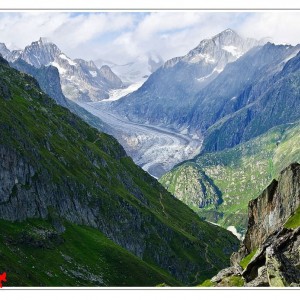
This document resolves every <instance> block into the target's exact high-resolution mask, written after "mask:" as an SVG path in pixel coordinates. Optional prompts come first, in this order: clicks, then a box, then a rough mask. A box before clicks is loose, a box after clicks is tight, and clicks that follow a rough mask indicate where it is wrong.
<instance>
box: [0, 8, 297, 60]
mask: <svg viewBox="0 0 300 300" xmlns="http://www.w3.org/2000/svg"><path fill="white" fill-rule="evenodd" d="M299 20H300V13H299V12H297V11H265V12H254V13H249V12H226V11H225V12H224V11H223V12H204V11H186V12H165V11H159V12H152V13H126V12H111V13H85V14H71V13H69V12H60V13H57V12H35V13H29V12H25V13H6V12H5V13H1V14H0V42H5V43H6V44H7V45H16V46H18V47H20V48H23V47H24V46H26V45H28V44H30V43H31V42H32V41H34V40H37V39H39V37H41V36H43V37H48V38H49V39H50V40H52V41H53V42H54V43H56V44H57V45H58V46H59V47H60V48H61V49H62V51H64V52H66V54H67V55H69V56H70V57H71V58H75V57H81V58H85V59H98V58H102V59H106V60H110V61H115V62H118V63H125V62H128V61H130V60H131V59H134V58H135V57H137V56H139V55H143V54H144V53H146V52H156V53H159V54H160V55H161V56H162V57H163V58H164V59H169V58H172V57H174V56H180V55H184V54H186V53H187V52H188V51H189V50H190V49H192V48H193V47H195V46H197V45H198V43H199V42H200V41H201V40H202V39H204V38H209V37H211V36H213V35H215V34H217V33H219V32H220V31H222V30H224V29H226V28H229V27H230V28H232V29H234V30H236V31H237V32H238V33H240V34H241V35H242V36H244V37H254V38H257V39H259V38H263V37H271V38H272V41H274V42H275V43H291V44H296V43H299V42H300V26H299V25H300V24H299V23H300V21H299Z"/></svg>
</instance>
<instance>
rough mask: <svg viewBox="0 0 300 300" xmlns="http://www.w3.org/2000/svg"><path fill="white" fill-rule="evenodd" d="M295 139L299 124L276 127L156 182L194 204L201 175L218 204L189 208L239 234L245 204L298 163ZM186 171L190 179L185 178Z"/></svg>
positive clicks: (202, 157) (299, 152) (298, 148)
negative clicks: (212, 188) (216, 192)
mask: <svg viewBox="0 0 300 300" xmlns="http://www.w3.org/2000/svg"><path fill="white" fill-rule="evenodd" d="M299 138H300V124H299V123H295V124H289V125H282V126H278V127H275V128H273V129H271V130H269V131H268V132H267V133H266V134H264V135H261V136H259V137H257V138H255V139H253V140H251V141H249V142H246V143H243V144H240V145H238V146H236V147H234V148H232V149H228V150H223V151H220V152H215V153H207V154H204V155H200V156H198V157H196V158H195V159H194V160H192V161H188V162H186V163H183V164H181V165H179V166H177V167H175V168H174V169H173V170H172V171H170V172H169V173H167V174H165V175H164V176H163V177H162V178H161V179H160V182H161V183H162V184H163V185H164V186H165V187H166V188H167V189H168V190H169V191H170V192H172V193H173V194H174V195H175V196H177V197H178V198H179V199H182V200H183V201H184V202H186V203H188V204H189V202H194V203H197V201H198V199H199V197H200V196H201V194H203V191H202V186H201V182H202V177H203V176H202V174H203V173H204V174H205V175H206V176H207V177H208V178H210V180H211V181H212V182H213V184H214V186H216V187H217V188H218V189H219V190H220V192H221V197H220V198H221V200H222V201H220V202H221V204H219V205H215V203H213V204H209V205H206V206H205V207H204V208H201V209H200V208H199V207H196V205H192V206H191V207H192V208H193V209H194V210H196V211H197V212H198V214H199V215H201V216H203V217H205V218H207V219H208V220H210V221H213V222H217V223H219V224H220V225H222V226H224V227H228V226H232V225H233V226H235V227H236V228H237V229H238V230H239V231H240V232H243V231H244V230H245V228H246V224H247V205H248V202H249V201H250V200H251V199H254V198H256V197H257V196H258V195H259V194H260V193H261V191H262V190H263V189H264V188H265V187H266V186H267V185H268V184H269V183H270V181H271V180H272V179H273V178H276V177H277V176H278V175H279V172H280V171H281V170H282V169H283V168H284V167H286V166H288V165H289V164H290V163H292V162H297V161H298V162H299V161H300V145H299ZM189 169H190V171H189V172H190V174H191V175H189V174H186V173H187V170H189ZM198 170H200V171H201V172H202V174H200V175H198V176H195V174H197V172H200V171H198ZM182 174H185V178H187V179H186V180H184V179H183V177H182ZM178 178H179V179H181V180H180V181H179V180H178ZM191 186H192V188H193V190H194V194H193V195H192V197H189V202H187V200H186V198H185V197H186V191H188V190H189V189H191ZM189 196H191V194H190V195H189Z"/></svg>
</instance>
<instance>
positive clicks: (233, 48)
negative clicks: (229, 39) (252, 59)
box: [222, 45, 243, 58]
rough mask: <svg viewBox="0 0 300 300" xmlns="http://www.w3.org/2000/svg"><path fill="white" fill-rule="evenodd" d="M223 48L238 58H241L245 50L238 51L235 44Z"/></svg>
mask: <svg viewBox="0 0 300 300" xmlns="http://www.w3.org/2000/svg"><path fill="white" fill-rule="evenodd" d="M222 49H223V50H225V51H227V52H229V53H230V54H231V55H233V56H234V57H236V58H239V57H241V56H242V55H243V52H241V51H238V48H237V47H236V46H233V45H230V46H223V47H222Z"/></svg>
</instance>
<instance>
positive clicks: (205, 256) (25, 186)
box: [0, 29, 300, 286]
mask: <svg viewBox="0 0 300 300" xmlns="http://www.w3.org/2000/svg"><path fill="white" fill-rule="evenodd" d="M0 53H1V54H2V56H3V57H4V58H5V59H7V60H8V61H9V63H8V62H7V61H6V60H5V59H2V58H1V61H0V72H1V79H0V100H1V103H2V105H1V107H2V111H1V121H0V122H1V123H0V128H1V134H0V145H1V148H0V154H1V156H2V164H1V165H0V167H1V169H0V178H2V189H1V191H0V201H1V202H0V219H1V220H0V222H1V226H2V227H3V228H5V230H4V233H3V234H1V235H0V239H1V240H2V246H1V249H0V250H1V253H4V254H5V257H4V259H3V262H2V264H1V263H0V272H1V270H2V269H3V268H5V267H6V266H8V265H11V266H12V267H11V269H10V271H11V272H12V273H13V274H14V276H15V279H16V280H20V278H19V276H18V275H17V274H20V273H22V272H23V269H22V268H25V269H26V271H28V272H29V274H30V275H29V276H28V277H27V278H25V279H23V280H21V281H20V285H32V284H38V285H40V284H41V285H60V284H59V282H58V281H57V278H55V276H54V275H53V274H55V273H57V272H58V273H59V274H60V275H59V277H60V278H62V280H63V283H62V285H74V286H76V285H98V286H99V285H100V286H105V285H108V286H120V285H121V286H122V285H125V286H128V285H139V286H148V285H150V286H153V285H170V286H179V285H197V284H199V283H200V282H202V284H200V286H228V285H229V286H297V285H298V284H299V272H298V271H297V264H299V258H297V257H296V256H297V255H296V252H297V251H296V250H297V247H298V246H297V245H298V244H299V230H298V229H299V228H298V227H299V211H298V210H299V199H300V198H299V197H300V196H299V193H298V192H299V165H298V164H297V163H296V162H300V147H299V143H298V141H299V132H300V125H299V124H300V123H299V122H300V109H299V107H300V106H299V99H300V89H299V86H300V82H299V78H300V77H299V75H300V74H299V63H300V45H296V46H292V45H275V44H272V43H269V42H266V41H263V40H262V41H257V40H254V39H248V38H242V37H241V36H240V35H238V34H237V33H236V32H235V31H233V30H231V29H226V30H224V31H222V32H221V33H219V34H217V35H215V36H213V37H212V38H210V39H205V40H203V41H201V42H200V43H199V45H198V46H197V47H196V48H194V49H192V50H191V51H189V52H188V53H187V55H185V56H181V57H175V58H173V59H170V60H168V61H167V62H165V63H163V61H162V59H161V58H160V57H154V56H151V55H150V56H149V55H146V56H144V57H139V58H137V59H136V60H135V61H133V62H131V63H129V64H126V65H122V66H121V65H116V64H113V63H107V64H106V62H103V61H102V60H101V61H100V60H99V61H96V62H95V63H94V62H92V61H89V62H88V61H85V60H82V59H74V60H72V59H70V58H69V57H68V56H67V55H66V54H64V53H62V52H61V50H60V49H59V48H58V47H57V46H56V45H54V44H53V43H50V42H49V41H47V40H46V39H43V38H41V39H40V40H39V41H37V42H33V43H32V44H31V45H29V46H27V47H26V48H25V49H24V50H15V51H10V50H8V49H7V48H6V46H5V45H4V44H0ZM13 68H14V69H13ZM17 70H18V71H17ZM26 74H29V75H30V76H29V75H26ZM143 82H144V83H143ZM141 84H142V85H141ZM128 85H130V86H128ZM140 85H141V86H140ZM133 86H134V88H133ZM139 86H140V87H139ZM135 88H137V90H135ZM127 93H128V94H127ZM47 94H48V95H47ZM122 95H125V96H123V97H122ZM51 98H53V99H54V101H53V100H52V99H51ZM108 98H110V99H109V100H108V101H100V100H103V99H108ZM89 102H95V103H93V104H91V103H89ZM78 104H80V106H79V105H78ZM73 113H74V114H76V115H78V116H79V118H78V117H77V116H75V115H74V114H73ZM101 119H103V121H102V120H101ZM84 121H86V122H87V123H88V124H90V125H91V126H92V127H94V128H92V127H90V126H89V125H87V124H86V123H85V122H84ZM95 128H96V129H97V130H96V129H95ZM108 134H111V135H113V136H114V137H116V138H118V140H119V142H121V143H122V145H123V146H124V148H125V149H126V151H127V152H128V153H129V154H131V155H132V158H133V159H134V161H136V162H139V163H140V165H141V166H143V167H144V170H147V171H148V172H149V173H151V172H153V173H151V174H152V175H153V174H154V176H157V177H159V176H161V175H162V177H161V178H160V179H159V182H158V181H156V180H155V179H154V178H152V177H151V176H149V175H148V174H147V172H145V171H143V170H142V169H141V168H139V167H137V166H136V165H135V164H134V163H133V161H132V159H131V158H130V157H129V156H127V154H126V152H125V151H124V148H123V147H122V146H121V145H120V144H119V143H118V142H117V141H116V140H115V139H114V138H113V137H112V136H110V135H108ZM156 143H159V144H164V145H156ZM176 149H177V150H176ZM174 150H175V152H174ZM195 155H196V156H195ZM171 156H172V157H171ZM170 157H171V159H170ZM187 158H191V159H189V160H187V161H183V159H187ZM178 162H179V164H177V165H175V164H176V163H178ZM166 165H167V167H166ZM172 165H173V166H174V165H175V167H174V168H173V169H172V170H170V169H171V167H172ZM169 170H170V171H169ZM282 170H284V171H282ZM166 171H169V172H167V173H166ZM157 174H159V175H157ZM174 196H175V197H174ZM178 199H179V200H180V201H179V200H178ZM253 199H255V200H253ZM251 200H252V201H251ZM207 221H208V222H207ZM216 223H217V224H216ZM23 228H26V230H24V229H23ZM225 229H227V230H225ZM230 231H232V232H233V233H234V235H236V236H237V237H238V238H239V239H240V241H241V247H240V250H239V251H238V252H236V253H235V254H233V255H232V256H231V267H229V268H226V267H228V266H229V257H230V255H231V254H232V252H233V251H236V250H237V248H238V244H239V241H238V240H237V238H236V237H235V236H234V235H233V234H232V233H230ZM76 236H80V239H82V240H83V241H87V247H86V251H83V250H81V249H79V248H78V247H77V246H76ZM99 247H100V248H101V249H102V250H101V251H100V253H101V255H100V256H101V258H100V259H99V261H97V263H95V260H97V251H98V250H97V249H99ZM33 249H36V250H33ZM42 249H43V251H44V254H43V251H42ZM45 249H46V250H45ZM89 249H92V251H90V253H91V254H90V257H89V256H88V255H87V253H88V252H89ZM270 249H271V250H270ZM31 251H34V253H35V256H32V255H31V256H30V253H31ZM111 251H113V253H115V257H118V259H117V260H116V259H115V258H114V256H113V255H112V254H111ZM270 251H271V252H272V251H273V252H272V253H271V252H270ZM54 256H58V257H59V259H58V260H57V263H55V264H53V265H47V267H48V268H49V272H48V273H49V274H48V273H45V272H43V265H42V264H41V261H44V260H47V259H49V258H50V260H51V257H54ZM28 257H29V259H28ZM79 257H81V258H79ZM25 258H27V260H26V259H25ZM17 259H19V262H17V263H16V262H14V261H16V260H17ZM120 266H121V267H120ZM132 266H136V267H132ZM32 267H34V268H36V269H37V270H38V272H37V274H36V275H35V274H34V273H33V272H32V271H31V272H30V270H31V268H32ZM222 268H226V269H224V270H222V271H221V272H219V274H217V272H218V271H220V269H222ZM289 268H290V269H291V271H290V272H289V271H287V270H288V269H289ZM110 269H112V270H113V271H109V270H110ZM124 269H126V270H128V273H127V271H125V272H123V271H122V270H124ZM116 270H118V271H116ZM129 270H131V271H130V272H129ZM118 272H121V273H122V274H118ZM143 273H146V274H148V276H146V278H144V279H141V278H140V277H141V274H143ZM40 274H43V275H42V276H41V277H40ZM88 274H89V275H88ZM216 274H217V275H216ZM215 275H216V276H215ZM39 278H41V279H39ZM120 280H121V281H122V282H120Z"/></svg>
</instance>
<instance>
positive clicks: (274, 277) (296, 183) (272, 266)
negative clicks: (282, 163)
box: [202, 163, 300, 287]
mask: <svg viewBox="0 0 300 300" xmlns="http://www.w3.org/2000/svg"><path fill="white" fill-rule="evenodd" d="M299 207H300V165H299V164H298V163H293V164H291V165H290V166H289V167H287V168H286V169H284V170H283V171H282V172H281V174H280V176H279V178H278V180H273V181H272V183H271V184H270V185H269V186H268V187H267V188H266V189H265V190H264V191H263V193H262V194H261V195H260V196H259V197H258V198H257V199H255V200H252V201H251V202H250V203H249V206H248V212H249V215H248V217H249V222H248V229H247V233H246V235H245V239H244V240H243V242H242V245H241V247H240V249H239V251H238V252H236V253H234V254H233V255H232V256H231V267H229V268H226V269H223V270H221V271H220V272H219V273H218V274H217V275H216V276H214V277H213V278H212V279H211V280H210V282H209V284H208V286H245V287H299V286H300V226H299V225H300V208H299ZM202 286H203V285H202ZM206 286H207V282H206Z"/></svg>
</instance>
